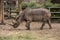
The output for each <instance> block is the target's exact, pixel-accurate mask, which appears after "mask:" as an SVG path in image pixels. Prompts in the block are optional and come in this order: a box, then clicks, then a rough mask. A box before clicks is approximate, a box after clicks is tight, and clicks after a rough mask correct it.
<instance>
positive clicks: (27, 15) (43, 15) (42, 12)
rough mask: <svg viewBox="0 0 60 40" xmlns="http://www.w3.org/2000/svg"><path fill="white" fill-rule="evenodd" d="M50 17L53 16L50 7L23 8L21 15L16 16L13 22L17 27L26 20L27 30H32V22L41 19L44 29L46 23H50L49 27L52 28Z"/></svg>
mask: <svg viewBox="0 0 60 40" xmlns="http://www.w3.org/2000/svg"><path fill="white" fill-rule="evenodd" d="M50 18H51V12H50V11H49V10H48V9H45V8H38V9H31V8H26V9H25V10H23V11H22V12H21V13H20V15H19V16H18V17H17V18H16V20H15V22H13V25H12V26H13V27H14V28H17V27H18V26H19V24H20V23H21V22H22V21H23V20H24V21H25V22H26V25H25V26H26V27H27V30H30V23H31V22H33V21H37V22H39V21H41V22H42V25H41V28H40V29H41V30H42V29H43V26H44V25H45V23H47V24H48V25H49V29H51V28H52V27H51V23H50Z"/></svg>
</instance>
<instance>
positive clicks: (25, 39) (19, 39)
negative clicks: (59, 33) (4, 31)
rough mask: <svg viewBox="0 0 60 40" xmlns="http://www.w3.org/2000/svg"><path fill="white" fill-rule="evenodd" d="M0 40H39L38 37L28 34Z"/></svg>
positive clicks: (5, 37) (4, 37) (3, 37)
mask: <svg viewBox="0 0 60 40" xmlns="http://www.w3.org/2000/svg"><path fill="white" fill-rule="evenodd" d="M0 40H37V37H36V36H34V35H33V34H30V33H28V32H27V33H19V34H15V35H10V36H0Z"/></svg>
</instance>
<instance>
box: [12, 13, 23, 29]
mask: <svg viewBox="0 0 60 40" xmlns="http://www.w3.org/2000/svg"><path fill="white" fill-rule="evenodd" d="M21 20H22V16H21V15H20V14H19V15H18V16H17V17H16V19H14V20H13V22H12V24H11V26H13V28H17V27H18V26H19V25H20V23H21Z"/></svg>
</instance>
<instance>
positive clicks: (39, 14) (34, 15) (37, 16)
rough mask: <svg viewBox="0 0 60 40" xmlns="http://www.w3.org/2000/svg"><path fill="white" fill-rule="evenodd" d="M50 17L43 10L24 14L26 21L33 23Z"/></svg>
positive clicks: (47, 12) (34, 10)
mask: <svg viewBox="0 0 60 40" xmlns="http://www.w3.org/2000/svg"><path fill="white" fill-rule="evenodd" d="M50 16H51V13H50V11H49V10H47V9H44V8H39V9H30V10H28V12H27V13H26V19H27V20H34V21H39V20H42V19H43V18H45V19H46V18H49V17H50Z"/></svg>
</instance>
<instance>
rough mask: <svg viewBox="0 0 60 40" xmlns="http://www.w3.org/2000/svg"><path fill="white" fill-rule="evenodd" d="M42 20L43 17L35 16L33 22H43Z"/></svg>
mask: <svg viewBox="0 0 60 40" xmlns="http://www.w3.org/2000/svg"><path fill="white" fill-rule="evenodd" d="M42 18H43V17H42V16H39V15H34V16H33V17H32V20H33V21H41V20H42Z"/></svg>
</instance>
